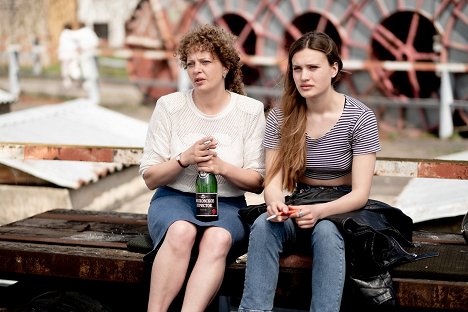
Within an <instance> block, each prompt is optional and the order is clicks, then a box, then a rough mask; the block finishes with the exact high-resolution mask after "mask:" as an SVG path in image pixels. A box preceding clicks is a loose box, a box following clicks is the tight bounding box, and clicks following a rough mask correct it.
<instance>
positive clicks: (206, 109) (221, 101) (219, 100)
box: [192, 89, 231, 115]
mask: <svg viewBox="0 0 468 312" xmlns="http://www.w3.org/2000/svg"><path fill="white" fill-rule="evenodd" d="M230 97H231V96H230V94H229V92H228V91H226V90H225V89H219V90H215V91H211V92H200V91H197V90H193V94H192V98H193V102H194V103H195V105H196V106H197V108H198V109H199V110H200V111H201V112H203V113H204V114H207V115H215V114H218V113H219V112H221V111H222V110H223V109H224V108H225V107H226V106H227V105H228V104H229V101H230Z"/></svg>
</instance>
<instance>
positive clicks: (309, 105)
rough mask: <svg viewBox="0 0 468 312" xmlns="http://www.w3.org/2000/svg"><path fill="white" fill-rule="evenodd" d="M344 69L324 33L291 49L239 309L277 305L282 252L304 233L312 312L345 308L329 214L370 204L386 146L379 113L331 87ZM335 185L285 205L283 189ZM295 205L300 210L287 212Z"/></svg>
mask: <svg viewBox="0 0 468 312" xmlns="http://www.w3.org/2000/svg"><path fill="white" fill-rule="evenodd" d="M342 68H343V64H342V61H341V59H340V57H339V54H338V49H337V47H336V45H335V43H334V42H333V40H332V39H331V38H330V37H329V36H327V35H326V34H324V33H320V32H310V33H307V34H305V35H303V36H302V37H301V38H300V39H298V40H297V41H295V42H294V43H293V44H292V45H291V47H290V50H289V56H288V68H287V72H286V75H285V78H284V93H283V96H282V99H281V106H280V107H279V108H273V109H272V111H271V112H270V113H269V115H268V118H267V125H266V130H265V138H264V142H263V145H264V147H265V148H266V179H265V203H266V205H267V212H266V213H265V214H264V215H261V216H260V217H259V218H257V220H256V221H255V223H254V224H253V226H252V230H251V234H250V241H249V249H248V258H247V269H246V279H245V285H244V293H243V297H242V300H241V303H240V307H239V311H271V310H272V308H273V300H274V296H275V289H276V284H277V279H278V272H279V263H278V262H279V254H280V253H281V252H282V251H283V244H284V242H285V241H288V240H292V241H294V240H299V238H301V237H306V241H307V244H309V245H308V247H306V248H310V249H311V251H312V256H313V268H312V297H311V298H312V299H311V304H310V311H315V312H326V311H339V310H340V304H341V299H342V293H343V288H344V283H345V273H346V261H345V245H344V239H343V237H342V235H341V233H340V231H339V229H338V228H337V226H336V225H335V224H334V223H333V222H331V221H329V220H324V218H326V217H328V216H331V215H336V214H341V213H346V212H351V211H355V210H357V209H360V208H362V207H363V206H364V205H365V204H366V203H367V201H368V197H369V193H370V189H371V181H372V177H373V174H374V166H375V161H376V152H378V151H379V150H380V143H379V136H378V127H377V121H376V117H375V115H374V114H373V112H372V111H371V110H370V109H369V108H368V107H366V106H365V105H364V104H363V103H361V102H359V101H358V100H356V99H354V98H352V97H350V96H347V95H344V94H341V93H338V92H337V91H335V89H334V87H333V86H334V84H335V82H337V81H338V79H339V78H340V74H341V71H342ZM329 188H333V189H335V190H339V191H342V192H343V194H344V195H343V196H342V197H340V198H338V199H335V200H332V201H329V202H326V203H319V204H314V205H306V204H305V205H298V206H288V205H286V204H285V202H284V200H285V199H284V196H283V191H284V190H288V191H295V192H301V191H304V190H307V191H310V190H314V189H317V190H318V192H317V194H319V193H320V190H322V189H329ZM290 210H291V211H295V212H294V213H292V214H289V213H290ZM288 214H289V216H288ZM269 216H270V218H268V219H269V220H267V217H269Z"/></svg>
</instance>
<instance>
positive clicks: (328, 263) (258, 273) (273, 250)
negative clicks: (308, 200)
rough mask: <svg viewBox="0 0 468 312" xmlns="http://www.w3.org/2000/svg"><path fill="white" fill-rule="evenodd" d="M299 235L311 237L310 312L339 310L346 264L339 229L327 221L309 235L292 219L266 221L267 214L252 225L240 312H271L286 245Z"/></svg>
mask: <svg viewBox="0 0 468 312" xmlns="http://www.w3.org/2000/svg"><path fill="white" fill-rule="evenodd" d="M299 232H302V233H300V235H302V234H304V232H305V233H307V234H309V235H310V246H309V247H310V248H311V251H312V258H313V266H312V298H311V303H310V311H314V312H327V311H336V312H338V311H339V310H340V305H341V298H342V295H343V288H344V283H345V273H346V262H345V246H344V240H343V237H342V236H341V234H340V232H339V231H338V229H337V227H336V226H335V225H334V224H333V223H332V222H330V221H328V220H321V221H320V222H318V223H317V224H316V225H315V227H314V228H313V229H312V230H309V231H306V230H301V229H299V228H297V227H296V226H295V222H293V220H291V219H288V220H287V221H285V222H270V221H267V220H266V213H265V214H263V215H261V216H260V217H258V218H257V220H256V221H255V223H254V224H253V225H252V229H251V233H250V239H249V249H248V253H247V255H248V256H247V268H246V276H245V282H244V293H243V296H242V300H241V303H240V305H239V311H272V309H273V301H274V296H275V290H276V286H277V282H278V273H279V256H280V253H281V252H282V251H283V244H284V242H285V241H288V240H289V241H295V240H296V239H297V236H298V234H299Z"/></svg>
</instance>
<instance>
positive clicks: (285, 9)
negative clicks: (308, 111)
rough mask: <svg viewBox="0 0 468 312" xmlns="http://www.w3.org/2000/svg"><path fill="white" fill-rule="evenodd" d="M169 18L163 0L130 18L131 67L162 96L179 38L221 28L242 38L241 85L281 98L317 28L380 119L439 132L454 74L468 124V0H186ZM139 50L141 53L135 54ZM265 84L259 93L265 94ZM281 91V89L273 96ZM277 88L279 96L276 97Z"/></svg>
mask: <svg viewBox="0 0 468 312" xmlns="http://www.w3.org/2000/svg"><path fill="white" fill-rule="evenodd" d="M184 4H185V6H183V13H182V14H180V17H179V19H178V20H177V21H176V22H175V23H169V22H168V17H167V14H166V12H167V11H166V10H165V8H164V6H163V5H162V4H161V3H160V1H156V0H142V1H140V3H139V5H138V6H137V8H136V9H135V12H134V14H133V16H132V18H131V20H130V21H129V22H128V23H127V37H126V39H127V46H128V47H129V48H131V49H132V50H133V51H134V54H133V57H132V58H130V59H129V63H128V68H129V72H130V74H131V76H132V77H133V79H139V80H141V79H146V80H148V79H156V81H158V83H156V84H143V88H144V92H145V94H147V95H148V96H150V97H152V98H157V97H159V96H160V95H162V94H164V93H167V92H168V91H171V90H175V86H174V83H172V85H171V84H170V83H169V82H171V81H172V82H174V81H176V80H177V78H178V75H179V68H178V65H177V63H176V60H175V59H174V57H173V49H174V47H175V46H176V44H177V39H178V38H179V37H180V35H181V34H183V33H185V32H186V31H187V30H188V29H190V28H191V27H193V26H194V25H198V24H218V25H221V26H222V27H225V28H226V29H229V30H230V31H231V32H232V33H234V34H235V35H237V36H238V45H239V49H240V50H241V53H242V61H243V63H244V78H245V80H244V82H245V84H246V86H248V87H251V88H256V89H255V90H256V93H255V96H256V97H261V99H262V100H263V101H264V103H266V104H267V105H268V104H269V103H271V102H274V101H275V99H276V97H275V96H272V92H271V90H272V88H273V89H280V88H281V76H282V73H283V72H284V68H285V66H286V57H287V49H288V47H289V45H290V44H291V42H292V41H293V40H295V39H296V38H298V37H299V36H300V35H301V34H303V33H305V32H307V31H311V30H320V31H324V32H326V33H327V34H329V35H330V36H331V37H332V38H333V39H334V40H335V41H336V42H337V44H338V46H339V48H340V52H341V56H342V58H343V60H344V69H345V70H346V71H347V72H349V74H348V75H345V77H344V79H343V80H342V81H341V82H340V84H339V85H338V89H339V90H340V91H343V92H346V93H348V94H351V95H353V96H355V97H357V98H360V99H363V100H364V101H365V103H366V104H369V105H370V106H375V107H376V108H377V111H378V113H379V117H380V118H381V119H386V118H391V119H393V120H397V122H396V124H397V126H398V127H403V126H404V125H408V124H410V125H412V126H415V127H418V128H422V129H424V130H428V131H433V130H435V129H437V128H438V126H439V117H438V115H439V114H438V108H439V105H440V98H441V95H440V89H441V88H440V87H441V74H442V73H448V76H447V77H449V78H450V79H449V82H450V84H449V86H450V92H451V95H452V96H453V99H454V102H453V103H458V105H453V106H452V108H454V109H453V116H452V117H453V120H454V122H455V123H456V124H457V125H461V126H465V125H467V124H468V106H467V105H466V100H468V88H466V87H464V86H466V85H467V84H468V35H467V33H468V18H467V16H468V1H467V0H431V1H425V0H406V1H402V0H388V1H380V0H352V1H349V0H321V1H319V0H316V1H312V0H311V1H305V0H231V1H220V0H219V1H214V0H199V1H184ZM138 51H139V52H138ZM262 88H263V90H265V92H263V93H262V92H261V91H260V92H259V91H258V90H262ZM273 94H275V93H273ZM276 94H277V93H276Z"/></svg>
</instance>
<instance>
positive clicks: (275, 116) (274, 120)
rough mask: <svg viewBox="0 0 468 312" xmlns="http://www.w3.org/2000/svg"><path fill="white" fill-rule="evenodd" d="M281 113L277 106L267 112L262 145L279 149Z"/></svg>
mask: <svg viewBox="0 0 468 312" xmlns="http://www.w3.org/2000/svg"><path fill="white" fill-rule="evenodd" d="M282 120H283V118H282V114H281V112H280V111H279V109H277V108H273V109H271V110H270V112H269V113H268V117H267V120H266V127H265V136H264V138H263V147H265V148H270V149H279V145H280V137H281V136H280V123H281V122H282Z"/></svg>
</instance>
